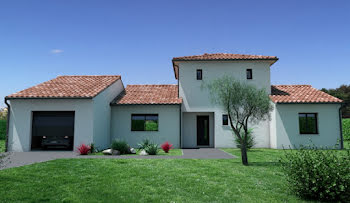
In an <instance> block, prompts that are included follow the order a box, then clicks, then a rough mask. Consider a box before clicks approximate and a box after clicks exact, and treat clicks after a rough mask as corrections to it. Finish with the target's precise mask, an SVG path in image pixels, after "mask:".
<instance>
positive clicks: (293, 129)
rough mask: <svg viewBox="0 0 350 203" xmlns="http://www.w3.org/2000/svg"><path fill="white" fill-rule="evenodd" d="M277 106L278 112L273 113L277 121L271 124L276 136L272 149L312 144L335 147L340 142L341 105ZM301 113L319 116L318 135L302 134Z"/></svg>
mask: <svg viewBox="0 0 350 203" xmlns="http://www.w3.org/2000/svg"><path fill="white" fill-rule="evenodd" d="M275 106H276V110H275V111H274V112H273V114H274V115H273V116H274V117H275V119H274V120H273V122H271V126H272V128H274V129H275V132H274V133H275V135H274V139H273V141H272V142H271V148H278V149H281V148H283V147H284V148H289V147H292V148H295V147H298V146H300V145H310V144H314V145H315V146H319V147H334V146H335V145H336V144H337V143H338V142H339V141H340V139H341V138H340V125H341V124H340V119H339V108H340V104H277V105H275ZM299 113H317V114H318V115H317V120H318V122H317V125H318V126H317V127H318V134H300V132H299ZM310 141H311V142H310ZM338 144H339V143H338Z"/></svg>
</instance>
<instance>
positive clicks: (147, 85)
mask: <svg viewBox="0 0 350 203" xmlns="http://www.w3.org/2000/svg"><path fill="white" fill-rule="evenodd" d="M156 85H163V86H164V85H174V86H177V84H135V85H127V86H156Z"/></svg>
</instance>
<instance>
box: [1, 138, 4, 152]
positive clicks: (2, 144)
mask: <svg viewBox="0 0 350 203" xmlns="http://www.w3.org/2000/svg"><path fill="white" fill-rule="evenodd" d="M1 152H5V140H0V153H1Z"/></svg>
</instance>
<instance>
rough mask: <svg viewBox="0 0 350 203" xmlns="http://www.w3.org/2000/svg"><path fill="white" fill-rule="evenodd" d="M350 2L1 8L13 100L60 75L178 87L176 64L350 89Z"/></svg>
mask: <svg viewBox="0 0 350 203" xmlns="http://www.w3.org/2000/svg"><path fill="white" fill-rule="evenodd" d="M349 11H350V1H348V0H344V1H342V0H336V1H331V0H327V1H322V0H317V1H316V0H315V1H311V0H303V1H297V0H291V1H269V0H264V1H249V0H248V1H221V0H215V1H205V0H201V1H190V0H187V1H182V0H174V1H172V0H162V1H153V0H147V1H144V0H143V1H132V0H129V1H116V0H108V1H107V0H94V1H92V0H50V1H44V0H41V1H39V0H37V1H36V0H21V1H18V0H11V1H5V0H0V76H1V77H0V98H1V100H0V107H4V106H5V105H4V103H3V98H4V97H5V96H6V95H9V94H11V93H14V92H17V91H20V90H23V89H25V88H28V87H31V86H33V85H36V84H39V83H41V82H44V81H47V80H50V79H52V78H55V77H57V76H58V75H107V74H108V75H109V74H114V75H121V76H122V80H123V83H124V85H127V84H176V80H175V77H174V73H173V69H172V63H171V59H172V58H173V57H177V56H188V55H197V54H203V53H237V54H257V55H270V56H277V57H279V61H278V62H276V63H275V64H274V65H273V66H272V67H271V83H272V84H311V85H312V86H314V87H315V88H319V89H320V88H323V87H324V88H336V87H338V86H339V85H341V84H350V65H349V64H350V62H349V58H350V12H349Z"/></svg>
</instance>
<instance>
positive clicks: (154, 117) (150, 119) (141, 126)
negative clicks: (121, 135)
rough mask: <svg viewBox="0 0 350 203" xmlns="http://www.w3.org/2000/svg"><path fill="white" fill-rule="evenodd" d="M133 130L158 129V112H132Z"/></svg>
mask: <svg viewBox="0 0 350 203" xmlns="http://www.w3.org/2000/svg"><path fill="white" fill-rule="evenodd" d="M131 131H158V114H132V115H131Z"/></svg>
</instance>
